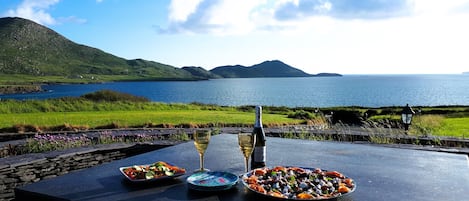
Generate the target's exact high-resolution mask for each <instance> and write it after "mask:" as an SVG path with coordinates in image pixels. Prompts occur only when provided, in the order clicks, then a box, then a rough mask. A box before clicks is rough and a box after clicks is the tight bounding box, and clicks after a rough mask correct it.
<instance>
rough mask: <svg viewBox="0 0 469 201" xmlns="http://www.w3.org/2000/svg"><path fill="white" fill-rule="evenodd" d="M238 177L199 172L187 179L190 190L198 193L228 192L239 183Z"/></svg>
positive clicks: (225, 173) (227, 174) (223, 173)
mask: <svg viewBox="0 0 469 201" xmlns="http://www.w3.org/2000/svg"><path fill="white" fill-rule="evenodd" d="M238 180H239V178H238V176H237V175H234V174H232V173H229V172H220V171H213V172H197V173H194V174H193V175H191V176H189V177H188V178H187V183H188V185H189V188H191V189H193V190H198V191H222V190H228V189H230V188H232V187H233V186H235V185H236V184H237V183H238Z"/></svg>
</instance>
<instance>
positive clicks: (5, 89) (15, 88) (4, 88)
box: [0, 85, 44, 95]
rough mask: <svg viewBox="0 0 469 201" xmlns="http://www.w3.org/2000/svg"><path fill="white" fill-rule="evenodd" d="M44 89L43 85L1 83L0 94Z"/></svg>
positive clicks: (23, 92) (36, 91)
mask: <svg viewBox="0 0 469 201" xmlns="http://www.w3.org/2000/svg"><path fill="white" fill-rule="evenodd" d="M42 91H44V90H43V89H42V86H41V85H0V95H7V94H26V93H38V92H42Z"/></svg>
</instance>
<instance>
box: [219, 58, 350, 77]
mask: <svg viewBox="0 0 469 201" xmlns="http://www.w3.org/2000/svg"><path fill="white" fill-rule="evenodd" d="M210 71H211V72H212V73H214V74H217V75H220V76H222V77H224V78H237V77H241V78H251V77H312V76H341V75H339V74H334V73H320V74H317V75H311V74H308V73H305V72H304V71H302V70H300V69H297V68H294V67H291V66H289V65H287V64H285V63H283V62H281V61H278V60H273V61H264V62H262V63H260V64H256V65H253V66H249V67H246V66H241V65H235V66H220V67H216V68H214V69H212V70H210Z"/></svg>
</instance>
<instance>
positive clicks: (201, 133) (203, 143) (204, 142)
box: [194, 130, 210, 172]
mask: <svg viewBox="0 0 469 201" xmlns="http://www.w3.org/2000/svg"><path fill="white" fill-rule="evenodd" d="M209 142H210V131H209V130H196V131H194V145H195V148H196V149H197V151H198V152H199V157H200V169H199V170H197V172H198V171H201V172H203V171H209V170H208V169H205V168H204V154H205V150H206V149H207V147H208V143H209Z"/></svg>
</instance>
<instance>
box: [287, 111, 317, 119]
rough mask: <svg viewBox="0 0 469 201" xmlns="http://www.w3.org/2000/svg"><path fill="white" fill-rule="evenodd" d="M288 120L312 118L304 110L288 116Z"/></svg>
mask: <svg viewBox="0 0 469 201" xmlns="http://www.w3.org/2000/svg"><path fill="white" fill-rule="evenodd" d="M288 118H293V119H313V118H314V116H313V114H311V113H310V112H306V111H304V110H298V111H295V112H293V113H290V114H288Z"/></svg>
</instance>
